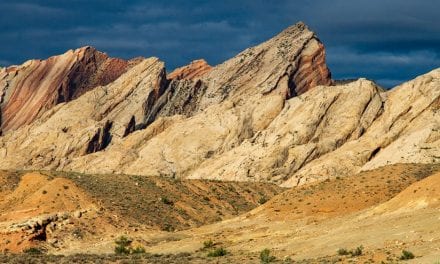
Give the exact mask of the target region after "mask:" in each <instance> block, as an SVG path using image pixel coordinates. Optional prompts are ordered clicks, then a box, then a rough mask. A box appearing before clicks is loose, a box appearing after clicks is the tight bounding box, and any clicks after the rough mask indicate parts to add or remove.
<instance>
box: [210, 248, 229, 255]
mask: <svg viewBox="0 0 440 264" xmlns="http://www.w3.org/2000/svg"><path fill="white" fill-rule="evenodd" d="M226 254H228V251H226V249H224V248H216V249H214V250H212V251H211V252H209V253H208V257H222V256H225V255H226Z"/></svg>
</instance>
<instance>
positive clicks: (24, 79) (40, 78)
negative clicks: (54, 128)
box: [0, 47, 135, 133]
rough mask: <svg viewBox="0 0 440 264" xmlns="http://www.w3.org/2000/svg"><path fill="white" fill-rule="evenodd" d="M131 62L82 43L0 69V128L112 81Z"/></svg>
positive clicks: (29, 118) (24, 121) (17, 124)
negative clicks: (45, 56) (55, 53)
mask: <svg viewBox="0 0 440 264" xmlns="http://www.w3.org/2000/svg"><path fill="white" fill-rule="evenodd" d="M134 63H135V61H132V62H128V61H125V60H122V59H117V58H110V57H108V56H107V55H106V54H105V53H102V52H99V51H97V50H96V49H94V48H93V47H83V48H80V49H77V50H69V51H67V52H66V53H64V54H62V55H59V56H54V57H51V58H49V59H47V60H30V61H27V62H25V63H24V64H23V65H20V66H11V67H8V68H3V69H0V107H1V110H0V122H1V128H0V132H1V131H3V133H5V132H7V131H9V130H15V129H17V128H20V127H21V126H23V125H27V124H30V123H32V121H34V120H35V119H36V118H37V117H39V116H41V115H42V114H43V113H44V112H46V111H47V110H49V109H51V108H52V107H54V106H55V105H57V104H59V103H64V102H69V101H71V100H72V99H75V98H78V97H79V96H81V95H82V94H84V93H85V92H87V91H89V90H91V89H93V88H95V87H97V86H100V85H107V84H109V83H111V82H113V81H114V80H116V79H117V78H118V77H119V76H120V75H121V74H122V73H124V72H125V71H126V70H127V69H128V68H129V67H130V66H131V64H134Z"/></svg>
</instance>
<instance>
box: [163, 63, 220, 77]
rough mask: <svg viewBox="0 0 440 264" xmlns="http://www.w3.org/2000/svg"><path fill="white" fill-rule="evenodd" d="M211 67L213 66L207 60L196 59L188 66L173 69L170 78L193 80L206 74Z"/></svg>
mask: <svg viewBox="0 0 440 264" xmlns="http://www.w3.org/2000/svg"><path fill="white" fill-rule="evenodd" d="M211 69H212V67H211V66H210V65H209V64H208V63H207V62H206V61H205V60H203V59H201V60H195V61H192V62H191V63H190V64H189V65H187V66H183V67H180V68H177V69H175V70H174V71H172V72H171V73H170V74H168V79H171V80H182V79H188V80H193V79H196V78H200V77H201V76H203V75H204V74H206V73H208V72H209V71H210V70H211Z"/></svg>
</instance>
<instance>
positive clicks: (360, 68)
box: [0, 0, 440, 87]
mask: <svg viewBox="0 0 440 264" xmlns="http://www.w3.org/2000/svg"><path fill="white" fill-rule="evenodd" d="M0 10H1V16H0V66H7V65H10V64H21V63H22V62H24V61H25V60H27V59H31V58H41V59H43V58H47V57H49V56H51V55H56V54H60V53H63V52H65V51H66V50H68V49H74V48H78V47H80V46H85V45H91V46H94V47H96V48H97V49H99V50H102V51H105V52H107V53H108V54H109V55H110V56H115V57H122V58H131V57H136V56H145V57H148V56H157V57H159V58H160V59H162V60H163V61H165V62H166V65H167V68H168V69H169V70H171V69H173V68H175V67H177V66H181V65H184V64H187V63H188V62H189V61H191V60H193V59H197V58H205V59H206V60H207V61H208V62H209V63H210V64H212V65H215V64H218V63H221V62H222V61H224V60H226V59H228V58H230V57H232V56H234V55H235V54H237V53H238V52H240V51H241V50H243V49H245V48H247V47H249V46H252V45H256V44H258V43H260V42H262V41H264V40H266V39H268V38H270V37H272V36H274V35H276V34H277V33H279V32H280V31H281V30H283V29H284V28H286V27H288V26H290V25H292V24H294V23H296V22H297V21H304V22H305V23H306V24H307V25H309V27H310V28H311V29H312V30H313V31H315V32H316V33H317V35H318V37H319V38H320V39H321V40H322V41H323V43H324V45H325V46H326V48H327V62H328V65H329V67H330V69H331V71H332V74H333V77H334V78H337V79H341V78H356V77H367V78H371V79H374V80H376V81H378V82H379V83H380V84H382V85H384V86H386V87H391V86H393V85H395V84H398V83H400V82H403V81H405V80H409V79H412V78H413V77H415V76H417V75H419V74H422V73H425V72H427V71H430V70H432V69H434V68H437V67H440V22H439V21H440V18H439V17H440V13H439V10H440V1H439V0H364V1H360V0H332V1H329V0H297V1H294V0H291V1H288V0H272V1H269V0H266V1H265V0H241V1H240V0H215V1H201V0H162V1H140V0H70V1H67V0H33V1H32V0H14V1H12V0H11V1H1V2H0Z"/></svg>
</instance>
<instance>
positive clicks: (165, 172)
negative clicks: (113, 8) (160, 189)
mask: <svg viewBox="0 0 440 264" xmlns="http://www.w3.org/2000/svg"><path fill="white" fill-rule="evenodd" d="M199 64H200V65H199ZM197 65H199V66H200V67H199V66H197ZM331 84H332V80H331V79H330V73H329V70H328V68H327V66H326V64H325V51H324V48H323V45H322V44H321V43H320V41H319V40H318V38H317V37H316V35H315V34H314V33H313V32H311V31H310V30H309V29H308V28H307V27H306V26H305V25H304V24H302V23H298V24H296V25H294V26H292V27H289V28H288V29H286V30H284V31H283V32H281V33H280V34H279V35H277V36H275V37H274V38H272V39H270V40H268V41H266V42H264V43H262V44H260V45H258V46H255V47H252V48H249V49H246V50H245V51H243V52H241V53H240V54H238V55H237V56H236V57H234V58H232V59H230V60H227V61H226V62H224V63H222V64H220V65H218V66H216V67H213V68H209V67H207V66H206V65H204V63H203V62H202V63H200V62H197V63H193V65H192V66H191V65H189V66H187V67H184V68H181V69H178V70H177V71H176V72H175V73H174V74H169V75H168V76H167V75H166V72H165V69H164V64H163V63H162V62H160V61H159V60H158V59H156V58H150V59H145V60H140V61H138V64H136V66H133V67H132V68H130V69H128V70H127V71H126V72H125V73H124V74H122V75H121V76H119V78H117V79H116V80H115V81H113V82H111V83H109V84H107V85H103V86H98V87H96V88H94V89H91V90H90V91H88V92H86V93H84V94H82V95H81V96H78V97H77V98H76V99H75V100H73V101H70V102H67V103H60V104H58V105H56V106H55V107H52V108H51V109H50V110H47V111H46V112H45V113H43V114H41V115H39V117H38V118H37V119H36V120H35V121H34V122H32V123H31V124H29V125H28V126H25V127H21V128H18V129H17V130H16V131H14V132H13V133H7V134H6V135H5V136H3V137H0V168H3V169H17V168H19V169H55V170H70V171H80V172H87V173H123V174H138V175H155V176H157V175H159V176H166V177H182V178H203V179H219V180H236V181H273V182H276V183H278V184H282V185H284V186H293V185H298V184H304V183H307V182H311V181H315V180H322V179H325V178H328V177H334V176H344V175H347V174H351V173H353V172H357V171H360V170H367V169H371V168H376V167H378V166H381V165H386V164H392V163H399V162H421V163H432V162H439V161H440V160H439V157H440V147H439V145H440V140H439V138H440V135H439V129H440V120H439V118H440V115H438V111H439V100H440V99H439V97H440V89H439V87H440V69H438V70H434V71H432V72H430V73H428V74H426V75H423V76H421V77H419V78H417V79H415V80H413V81H410V82H408V83H405V84H403V85H401V86H399V87H397V88H395V89H393V90H391V91H388V92H385V91H383V90H382V89H381V88H379V87H377V86H376V85H375V84H374V83H373V82H371V81H367V80H365V79H360V80H357V81H354V82H349V83H346V84H341V85H337V86H331ZM396 153H398V154H397V155H396Z"/></svg>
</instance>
